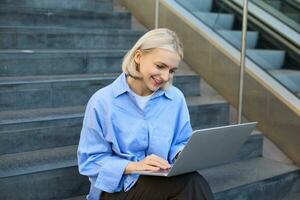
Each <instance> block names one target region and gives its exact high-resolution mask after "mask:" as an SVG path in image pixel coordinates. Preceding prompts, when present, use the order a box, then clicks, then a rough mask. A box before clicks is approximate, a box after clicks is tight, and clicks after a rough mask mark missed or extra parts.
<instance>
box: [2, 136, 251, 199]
mask: <svg viewBox="0 0 300 200" xmlns="http://www.w3.org/2000/svg"><path fill="white" fill-rule="evenodd" d="M251 137H252V136H250V138H251ZM76 150H77V145H70V146H64V147H57V148H51V149H42V150H37V151H30V152H21V153H15V154H5V155H0V185H1V187H0V192H1V194H9V196H8V195H7V196H5V195H4V197H3V196H2V199H20V197H24V198H21V199H30V198H31V199H32V197H34V199H52V198H55V199H62V198H67V197H72V196H77V195H82V194H86V193H87V187H88V185H89V184H88V182H87V179H84V178H83V177H82V176H80V175H79V174H78V173H77V169H76V165H77V159H76ZM62 173H63V174H62ZM70 174H71V175H72V178H67V179H66V180H63V179H58V178H57V177H58V176H59V175H63V176H62V177H64V178H65V177H66V175H70ZM38 177H40V178H38ZM45 178H46V180H47V181H45ZM26 179H27V180H26ZM26 181H27V184H25V185H26V186H24V187H20V186H22V184H24V182H26ZM70 181H73V182H75V183H69V182H70ZM16 183H18V184H17V185H15V184H16ZM54 183H56V184H57V185H56V186H55V185H54ZM27 185H31V187H28V186H27ZM48 185H50V186H51V190H50V191H49V189H48ZM64 185H66V187H67V189H66V188H65V187H62V186H64ZM35 186H37V187H35ZM15 191H19V192H15ZM21 195H22V196H21ZM80 198H81V197H80Z"/></svg>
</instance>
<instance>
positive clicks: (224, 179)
mask: <svg viewBox="0 0 300 200" xmlns="http://www.w3.org/2000/svg"><path fill="white" fill-rule="evenodd" d="M295 171H299V168H298V167H297V166H295V165H290V164H285V163H280V162H277V161H273V160H269V159H266V158H262V157H259V158H253V159H249V160H245V161H239V162H234V163H229V164H225V165H221V166H217V167H213V168H209V169H204V170H199V173H200V174H201V175H203V176H204V177H205V178H206V180H207V181H208V182H209V184H210V186H211V188H212V190H213V192H214V193H217V192H221V191H225V190H230V189H233V188H236V187H240V186H243V185H248V184H251V183H254V182H258V181H263V180H266V179H269V178H272V177H275V176H279V175H282V174H287V173H289V172H295Z"/></svg>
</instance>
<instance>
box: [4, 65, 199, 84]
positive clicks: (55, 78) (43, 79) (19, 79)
mask: <svg viewBox="0 0 300 200" xmlns="http://www.w3.org/2000/svg"><path fill="white" fill-rule="evenodd" d="M119 74H120V73H98V74H68V75H38V76H12V77H1V78H0V85H10V84H26V83H27V84H28V83H52V82H65V81H84V80H102V79H115V78H117V76H118V75H119ZM176 76H197V75H196V74H195V73H194V72H192V71H190V70H185V69H183V68H182V69H180V68H179V69H178V70H177V71H176V74H175V77H176Z"/></svg>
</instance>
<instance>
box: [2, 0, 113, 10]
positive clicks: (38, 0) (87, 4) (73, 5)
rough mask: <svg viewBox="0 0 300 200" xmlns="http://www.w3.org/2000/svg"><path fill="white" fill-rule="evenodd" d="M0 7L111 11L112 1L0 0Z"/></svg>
mask: <svg viewBox="0 0 300 200" xmlns="http://www.w3.org/2000/svg"><path fill="white" fill-rule="evenodd" d="M0 7H1V8H5V7H15V8H18V9H19V10H23V9H24V8H44V9H72V10H85V11H112V10H113V1H112V0H88V1H87V0H63V1H61V0H51V1H50V0H0Z"/></svg>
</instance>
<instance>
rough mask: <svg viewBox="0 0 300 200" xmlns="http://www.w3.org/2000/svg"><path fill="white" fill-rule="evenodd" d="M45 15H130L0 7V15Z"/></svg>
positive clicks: (124, 12) (124, 13)
mask: <svg viewBox="0 0 300 200" xmlns="http://www.w3.org/2000/svg"><path fill="white" fill-rule="evenodd" d="M1 13H6V14H7V13H8V14H13V15H15V14H19V13H20V14H45V15H49V16H53V15H66V16H76V15H98V16H118V15H130V12H129V11H113V12H112V11H103V10H100V11H97V10H77V9H71V8H70V9H64V8H30V7H23V8H22V9H20V8H19V7H16V6H5V7H4V6H3V7H0V14H1Z"/></svg>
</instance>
